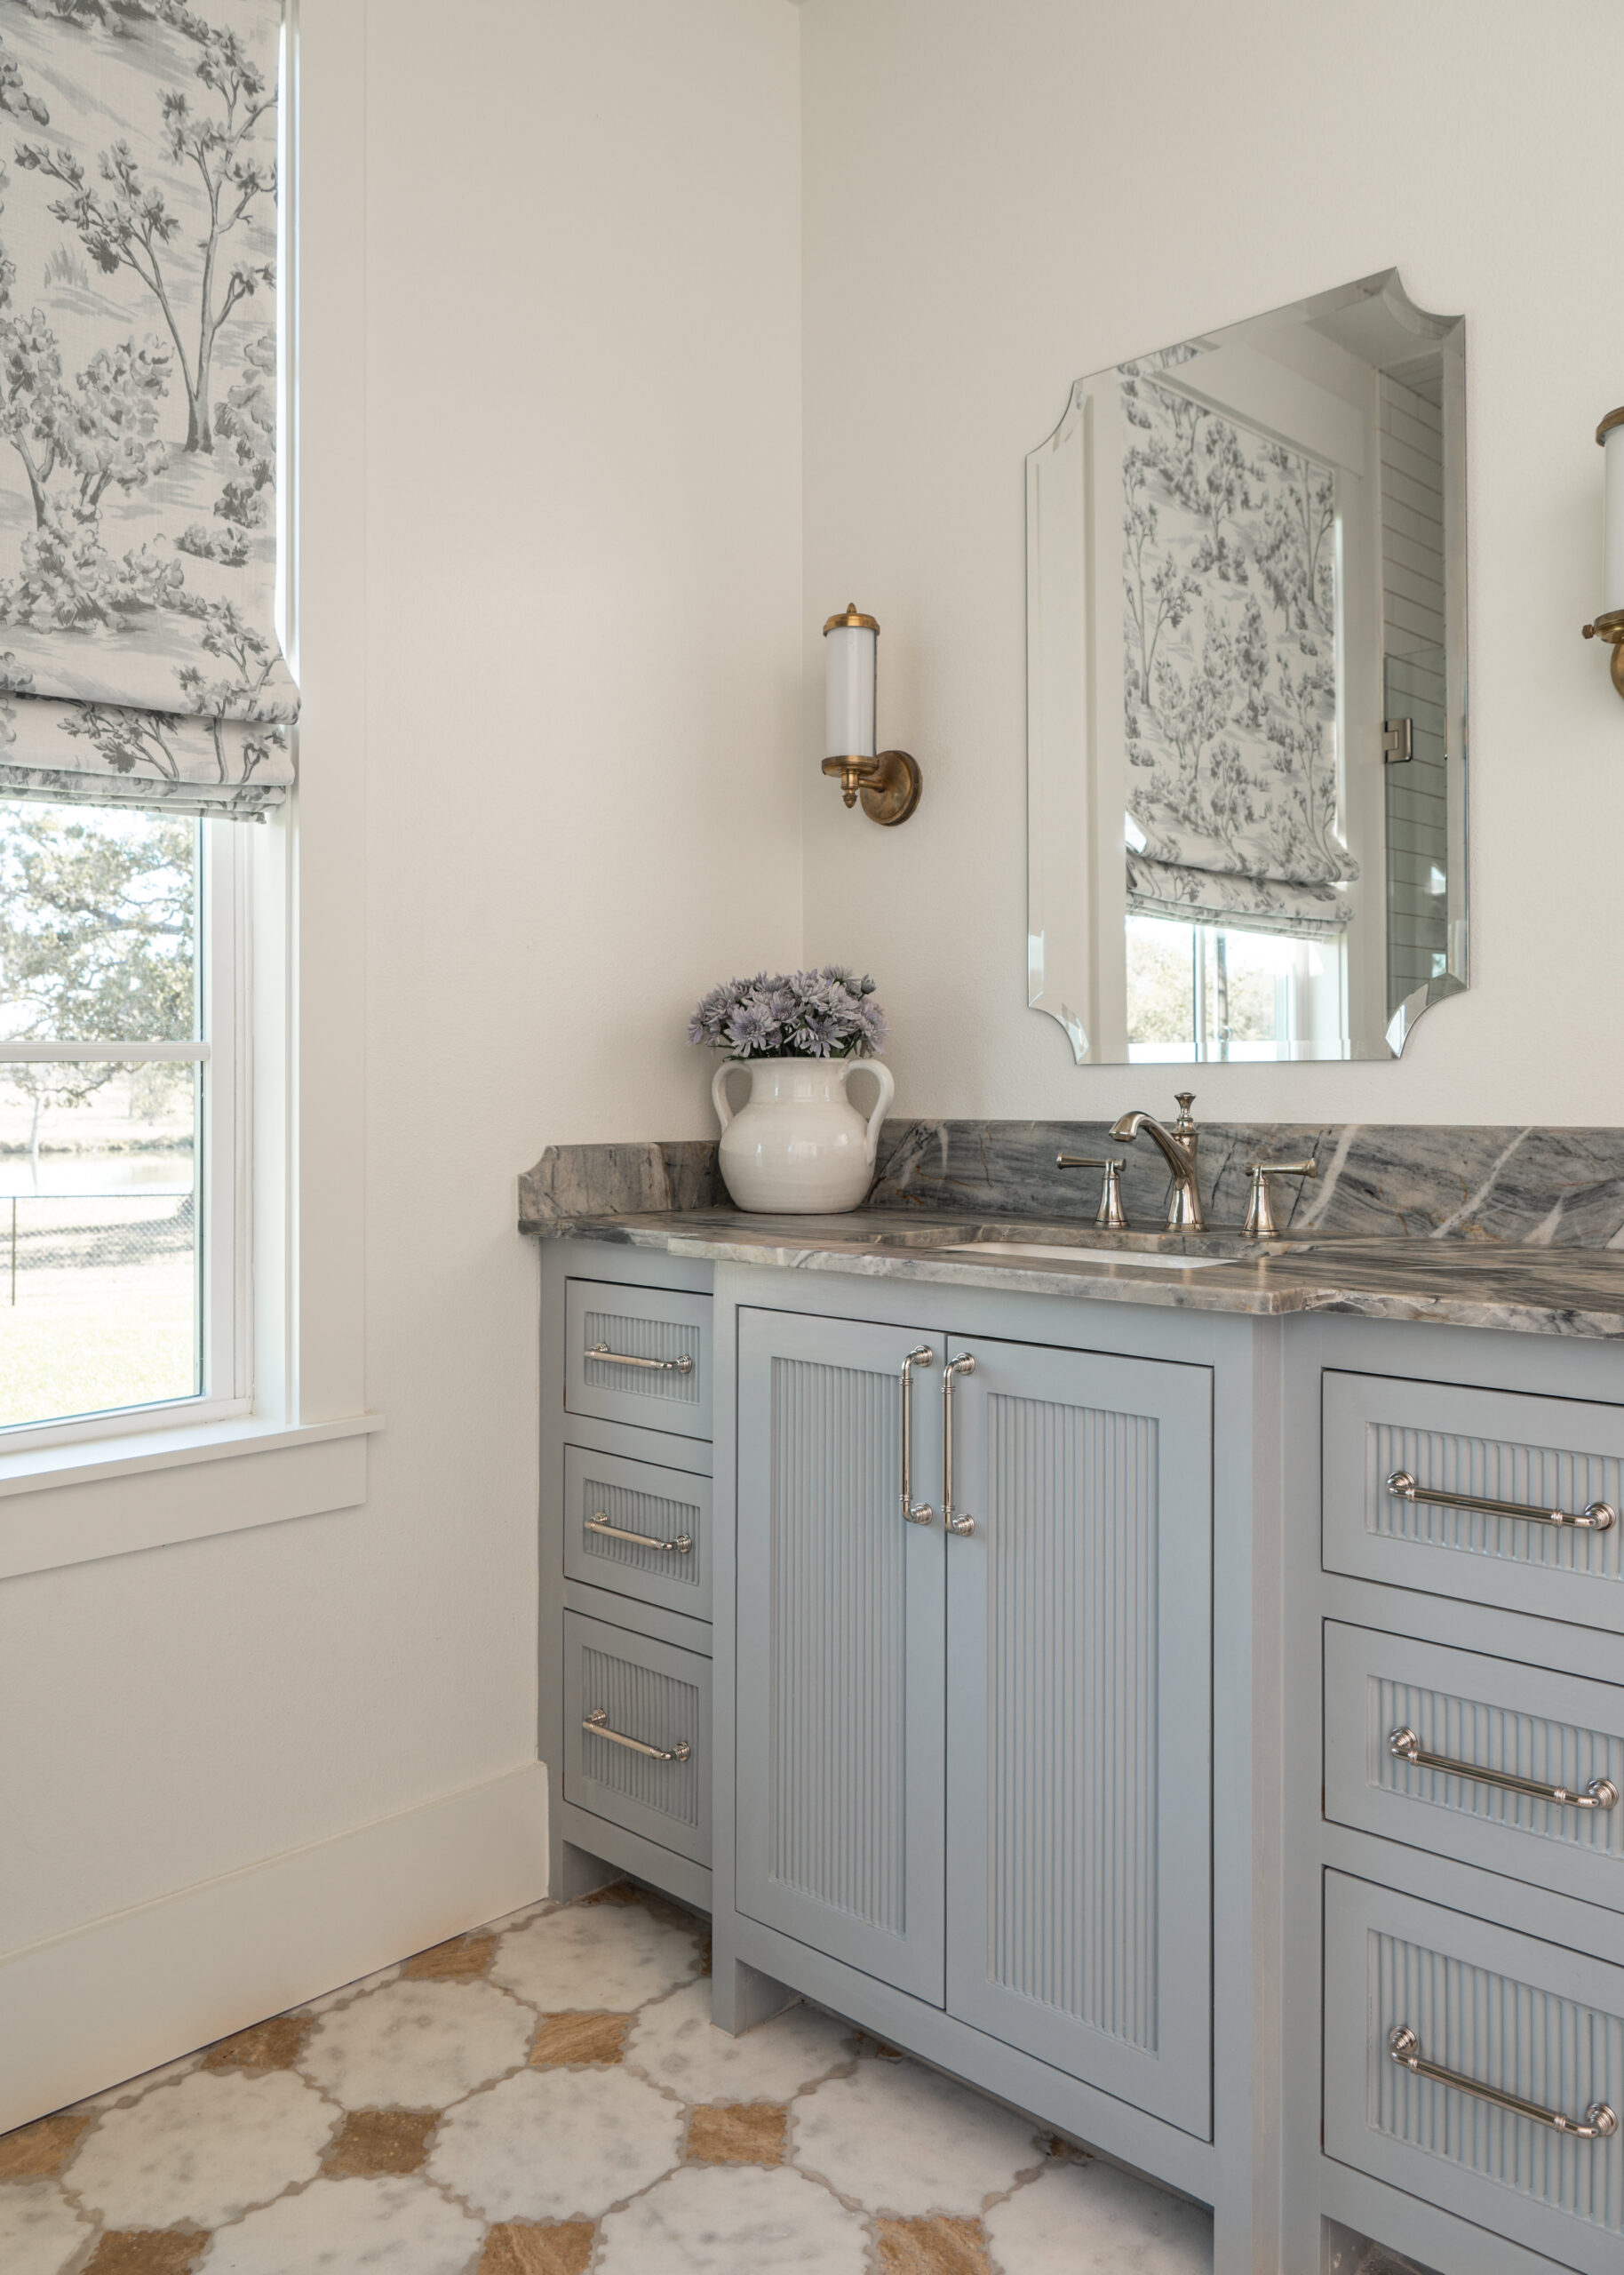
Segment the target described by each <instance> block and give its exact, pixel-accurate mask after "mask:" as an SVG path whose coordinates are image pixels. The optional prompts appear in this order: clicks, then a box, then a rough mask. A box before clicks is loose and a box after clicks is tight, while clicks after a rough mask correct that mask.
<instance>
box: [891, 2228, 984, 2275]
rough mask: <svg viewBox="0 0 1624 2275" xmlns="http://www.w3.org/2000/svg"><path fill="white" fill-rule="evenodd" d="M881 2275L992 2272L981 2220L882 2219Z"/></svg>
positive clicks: (959, 2274)
mask: <svg viewBox="0 0 1624 2275" xmlns="http://www.w3.org/2000/svg"><path fill="white" fill-rule="evenodd" d="M874 2237H875V2247H876V2250H877V2252H878V2255H879V2259H878V2266H879V2275H991V2269H990V2267H989V2264H988V2260H987V2237H986V2231H985V2230H984V2229H983V2226H982V2223H981V2222H980V2221H979V2220H962V2219H949V2218H946V2217H942V2216H938V2217H937V2218H935V2219H930V2220H879V2221H876V2223H875V2226H874Z"/></svg>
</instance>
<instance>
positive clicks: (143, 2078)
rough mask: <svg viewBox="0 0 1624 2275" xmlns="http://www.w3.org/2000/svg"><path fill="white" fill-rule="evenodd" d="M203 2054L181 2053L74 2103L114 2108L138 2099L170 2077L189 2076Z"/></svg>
mask: <svg viewBox="0 0 1624 2275" xmlns="http://www.w3.org/2000/svg"><path fill="white" fill-rule="evenodd" d="M202 2059H203V2055H202V2052H201V2051H199V2052H198V2053H196V2054H182V2055H179V2056H178V2057H177V2059H176V2060H175V2061H173V2062H164V2063H160V2064H159V2066H158V2068H157V2069H155V2070H143V2071H142V2072H141V2074H140V2075H139V2077H137V2078H126V2079H124V2081H123V2085H120V2086H109V2087H107V2091H106V2093H102V2094H92V2095H90V2096H89V2098H88V2099H87V2100H84V2101H82V2102H78V2103H76V2104H75V2106H76V2108H79V2109H116V2108H118V2107H119V2105H120V2103H123V2102H131V2101H135V2100H137V2099H139V2096H140V2095H142V2094H147V2093H150V2092H151V2091H152V2089H153V2087H155V2086H166V2085H168V2083H169V2081H170V2079H171V2078H189V2077H190V2076H191V2074H192V2072H193V2071H194V2070H195V2068H196V2067H197V2065H198V2063H200V2062H201V2061H202Z"/></svg>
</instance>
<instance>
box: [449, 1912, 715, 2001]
mask: <svg viewBox="0 0 1624 2275" xmlns="http://www.w3.org/2000/svg"><path fill="white" fill-rule="evenodd" d="M680 1917H681V1915H678V1914H675V1913H673V1916H672V1917H671V1918H670V1919H665V1920H657V1919H656V1918H655V1917H654V1915H653V1913H652V1912H649V1911H647V1910H646V1909H645V1908H644V1907H643V1906H642V1905H641V1904H590V1903H589V1904H569V1905H568V1906H567V1907H566V1908H565V1909H564V1910H563V1911H561V1912H546V1913H545V1914H544V1916H543V1917H542V1918H541V1919H539V1920H532V1921H531V1923H530V1925H529V1927H528V1928H518V1929H517V1930H516V1931H515V1932H514V1933H513V1935H511V1936H503V1938H502V1943H501V1947H500V1949H499V1950H498V1952H497V1955H496V1959H495V1961H494V1963H493V1964H492V1967H491V1970H490V1979H491V1981H492V1982H493V1983H499V1984H501V1985H502V1986H503V1988H504V1989H505V1990H508V1991H511V1992H513V1993H514V1995H515V1996H516V1997H518V1998H521V1999H528V2000H529V2002H530V2004H531V2005H532V2006H533V2007H539V2008H541V2010H542V2012H543V2013H544V2014H553V2015H556V2014H562V2013H564V2012H566V2011H569V2012H578V2011H579V2010H581V2009H583V2008H609V2010H610V2011H611V2012H612V2013H616V2014H627V2013H629V2012H630V2011H631V2009H632V2008H634V2007H641V2005H642V2003H643V2001H644V2000H646V1999H657V1998H659V1997H660V1996H661V1995H662V1994H663V1993H664V1992H667V1991H674V1990H676V1989H677V1987H678V1986H679V1984H683V1983H688V1982H690V1981H691V1980H692V1978H693V1974H694V1967H695V1963H696V1960H697V1956H698V1949H699V1930H698V1926H697V1922H693V1921H689V1922H688V1923H687V1924H686V1925H684V1924H680Z"/></svg>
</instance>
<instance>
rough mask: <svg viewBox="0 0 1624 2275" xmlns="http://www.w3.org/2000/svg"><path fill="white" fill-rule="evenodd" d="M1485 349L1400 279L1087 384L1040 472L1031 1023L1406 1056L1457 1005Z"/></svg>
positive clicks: (1261, 1053)
mask: <svg viewBox="0 0 1624 2275" xmlns="http://www.w3.org/2000/svg"><path fill="white" fill-rule="evenodd" d="M1464 414H1465V363H1464V342H1463V324H1462V322H1461V319H1460V318H1459V317H1453V316H1439V315H1429V314H1428V313H1427V312H1426V311H1425V310H1423V309H1421V308H1418V307H1415V306H1414V304H1413V302H1412V301H1411V300H1410V299H1409V298H1408V296H1407V295H1406V294H1405V291H1404V289H1403V286H1402V285H1401V284H1400V283H1399V281H1398V277H1397V272H1395V271H1389V272H1388V273H1386V274H1385V275H1380V276H1374V277H1367V278H1365V279H1364V280H1362V281H1361V282H1359V283H1355V284H1350V285H1347V286H1345V287H1343V288H1341V290H1339V291H1333V292H1328V293H1324V294H1321V295H1319V296H1318V298H1316V299H1311V300H1307V301H1303V302H1300V303H1298V304H1296V305H1294V306H1293V307H1287V308H1281V309H1277V310H1275V311H1274V312H1273V313H1272V314H1271V315H1266V316H1261V317H1256V318H1254V319H1253V320H1251V321H1250V322H1248V323H1240V324H1235V325H1231V326H1230V327H1229V328H1228V329H1226V330H1224V331H1216V332H1211V333H1208V334H1206V335H1205V336H1203V337H1201V338H1199V339H1189V340H1184V341H1182V342H1181V343H1180V344H1179V345H1178V346H1176V347H1167V348H1163V349H1161V350H1160V351H1158V353H1156V354H1154V355H1144V356H1141V357H1139V358H1137V359H1136V360H1135V361H1134V362H1132V363H1122V364H1118V365H1117V366H1115V367H1113V368H1112V369H1111V370H1109V371H1100V372H1096V373H1095V374H1093V375H1092V376H1091V377H1089V378H1087V379H1079V381H1078V382H1077V384H1076V385H1075V387H1073V389H1072V391H1071V399H1070V402H1069V403H1068V404H1067V407H1066V412H1065V416H1064V417H1063V419H1062V420H1061V423H1060V425H1059V426H1058V427H1056V429H1055V433H1054V434H1053V435H1051V436H1050V437H1049V439H1048V441H1047V443H1044V444H1043V445H1042V446H1041V447H1040V448H1039V450H1037V451H1033V452H1032V454H1031V457H1030V458H1029V459H1028V460H1027V552H1028V595H1027V605H1028V741H1029V750H1028V763H1029V773H1030V784H1029V801H1028V811H1029V828H1030V833H1031V839H1030V849H1029V850H1030V875H1031V921H1030V927H1029V970H1030V981H1031V985H1030V989H1029V994H1030V1000H1031V1003H1032V1005H1033V1007H1034V1009H1037V1010H1043V1011H1047V1012H1049V1013H1050V1014H1052V1015H1053V1016H1054V1017H1055V1018H1058V1019H1059V1020H1060V1021H1061V1023H1062V1025H1063V1026H1064V1027H1065V1029H1066V1032H1067V1034H1068V1035H1069V1037H1070V1039H1071V1045H1072V1049H1073V1050H1074V1052H1075V1054H1076V1056H1077V1058H1078V1059H1079V1063H1080V1062H1082V1061H1085V1060H1087V1061H1099V1060H1106V1061H1120V1060H1132V1061H1145V1062H1151V1061H1158V1062H1174V1063H1190V1062H1198V1061H1204V1060H1210V1059H1253V1060H1257V1059H1270V1060H1291V1059H1325V1058H1389V1057H1396V1056H1397V1053H1398V1052H1399V1051H1400V1050H1402V1049H1403V1047H1404V1043H1405V1037H1406V1035H1407V1034H1408V1033H1409V1031H1410V1028H1411V1027H1412V1026H1413V1024H1414V1022H1415V1020H1416V1019H1417V1018H1419V1017H1420V1016H1421V1013H1422V1012H1423V1011H1424V1010H1427V1009H1428V1008H1429V1005H1431V1004H1433V1003H1435V1002H1438V1001H1440V1000H1441V998H1442V997H1443V996H1445V995H1446V994H1454V993H1457V992H1458V991H1459V990H1460V989H1461V987H1463V986H1465V984H1466V978H1467V965H1466V949H1467V926H1466V900H1465V883H1466V865H1465V812H1466V802H1465V764H1466V757H1465V753H1466V744H1465V702H1464V696H1465V652H1466V651H1465V629H1466V603H1465V582H1464V538H1465V516H1464V448H1463V435H1464Z"/></svg>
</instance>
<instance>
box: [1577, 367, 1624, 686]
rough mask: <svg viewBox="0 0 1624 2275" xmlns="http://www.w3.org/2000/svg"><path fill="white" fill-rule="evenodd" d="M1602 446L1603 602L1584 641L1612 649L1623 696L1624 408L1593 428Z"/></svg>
mask: <svg viewBox="0 0 1624 2275" xmlns="http://www.w3.org/2000/svg"><path fill="white" fill-rule="evenodd" d="M1596 441H1597V442H1598V443H1600V444H1601V446H1602V601H1603V603H1604V605H1603V607H1602V609H1601V611H1600V612H1599V613H1598V615H1597V616H1596V621H1595V622H1594V623H1593V624H1587V625H1586V627H1585V628H1584V631H1585V638H1586V639H1587V640H1604V641H1605V642H1606V643H1607V644H1608V646H1609V647H1610V648H1611V649H1612V683H1613V686H1614V687H1615V688H1616V689H1617V690H1618V692H1619V693H1620V695H1624V408H1620V410H1617V411H1609V412H1608V413H1607V416H1606V417H1605V419H1603V421H1602V423H1601V425H1600V426H1599V427H1597V428H1596Z"/></svg>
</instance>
